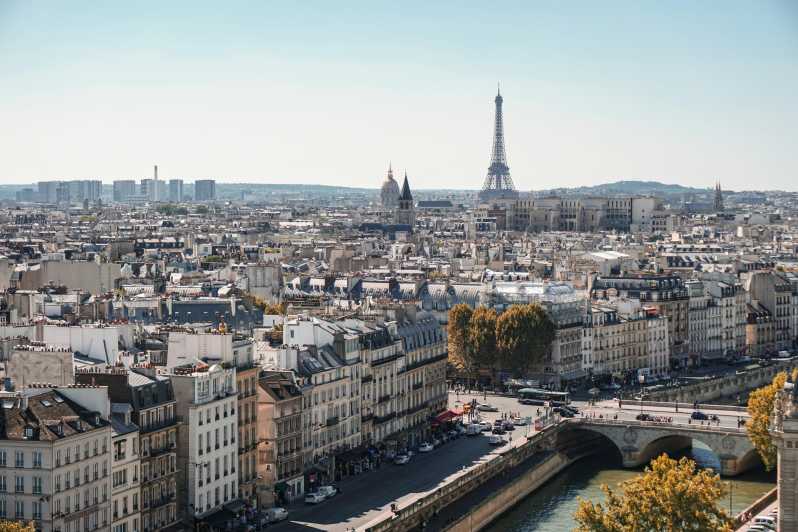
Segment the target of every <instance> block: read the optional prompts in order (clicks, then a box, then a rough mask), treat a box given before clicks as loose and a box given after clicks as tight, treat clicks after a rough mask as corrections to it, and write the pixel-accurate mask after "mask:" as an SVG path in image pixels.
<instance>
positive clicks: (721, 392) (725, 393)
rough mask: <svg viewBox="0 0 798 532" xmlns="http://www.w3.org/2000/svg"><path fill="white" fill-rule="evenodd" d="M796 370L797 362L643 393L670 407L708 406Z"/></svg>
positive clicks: (778, 364) (650, 399)
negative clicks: (671, 405) (674, 405)
mask: <svg viewBox="0 0 798 532" xmlns="http://www.w3.org/2000/svg"><path fill="white" fill-rule="evenodd" d="M796 367H798V360H789V361H785V362H779V363H776V364H773V365H771V366H765V367H763V368H757V369H752V370H747V371H741V372H739V373H737V374H734V375H726V376H724V377H720V378H718V379H710V380H706V381H700V382H695V383H692V384H686V385H684V386H680V387H678V388H668V389H665V390H657V391H654V392H646V394H645V399H648V400H649V401H655V402H662V403H671V404H673V403H675V402H679V403H688V404H690V405H692V404H693V403H694V402H695V401H698V402H699V403H709V402H712V401H716V400H718V399H720V398H721V397H734V396H735V395H737V394H739V393H742V392H745V391H748V390H753V389H755V388H759V387H761V386H764V385H766V384H770V382H771V381H772V380H773V377H775V376H776V374H777V373H779V372H781V371H786V372H787V374H788V375H789V374H790V372H791V371H792V370H793V369H794V368H796Z"/></svg>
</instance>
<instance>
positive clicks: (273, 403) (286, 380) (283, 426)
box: [257, 371, 305, 508]
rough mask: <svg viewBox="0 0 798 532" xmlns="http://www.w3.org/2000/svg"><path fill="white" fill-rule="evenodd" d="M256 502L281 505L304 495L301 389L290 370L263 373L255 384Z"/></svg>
mask: <svg viewBox="0 0 798 532" xmlns="http://www.w3.org/2000/svg"><path fill="white" fill-rule="evenodd" d="M257 400H258V419H259V420H260V421H259V424H258V455H259V459H258V476H259V477H260V481H259V485H258V503H259V505H260V507H261V508H264V507H265V508H268V507H271V506H273V505H275V504H277V505H281V504H286V503H287V502H290V501H293V500H296V499H297V498H300V497H302V495H303V494H304V492H305V485H304V484H305V483H304V480H305V477H304V474H303V473H304V471H305V467H304V466H305V464H304V456H303V440H302V390H301V389H300V388H299V386H298V385H297V383H296V377H295V375H294V374H293V372H290V371H266V372H264V374H263V375H262V376H261V378H260V380H259V381H258V390H257Z"/></svg>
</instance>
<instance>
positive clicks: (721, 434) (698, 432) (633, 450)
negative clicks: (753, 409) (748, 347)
mask: <svg viewBox="0 0 798 532" xmlns="http://www.w3.org/2000/svg"><path fill="white" fill-rule="evenodd" d="M563 424H565V425H566V426H567V427H568V428H569V429H571V430H573V431H585V432H589V433H594V434H600V435H602V436H604V438H606V439H607V440H609V441H610V442H612V443H613V444H614V445H615V446H616V447H617V448H618V450H619V451H620V453H621V456H622V457H623V465H624V467H630V468H631V467H640V466H641V465H645V464H647V463H648V462H649V461H650V460H651V459H652V458H655V457H656V456H659V455H660V454H662V453H668V454H672V453H674V452H677V451H680V450H682V449H687V448H690V447H692V444H693V440H698V441H700V442H702V443H704V444H705V445H706V446H707V447H709V448H710V449H711V450H712V452H713V453H715V455H716V456H717V457H718V459H719V460H720V474H721V475H722V476H730V477H731V476H735V475H739V474H740V473H742V472H744V471H746V470H748V469H750V468H752V467H754V466H756V465H757V464H759V463H760V461H759V460H760V459H759V454H758V453H757V451H756V449H755V448H754V446H753V444H752V443H751V440H749V439H748V435H747V434H746V432H745V428H732V427H724V426H720V427H718V426H709V425H696V424H695V423H691V424H680V423H659V422H650V421H630V420H613V419H596V418H572V419H567V420H563Z"/></svg>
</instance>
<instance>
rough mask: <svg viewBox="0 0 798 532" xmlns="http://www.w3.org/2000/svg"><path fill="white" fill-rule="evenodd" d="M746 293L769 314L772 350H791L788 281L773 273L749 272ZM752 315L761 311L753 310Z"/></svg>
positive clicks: (790, 312)
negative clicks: (772, 341) (771, 323)
mask: <svg viewBox="0 0 798 532" xmlns="http://www.w3.org/2000/svg"><path fill="white" fill-rule="evenodd" d="M746 291H747V292H748V297H749V299H750V301H751V302H758V303H759V304H760V305H761V306H762V307H764V308H765V309H766V310H767V311H768V312H769V313H770V316H771V320H772V322H773V335H774V338H773V339H774V349H775V350H781V349H789V348H791V347H792V343H793V338H792V329H793V318H792V314H793V304H792V285H791V283H790V281H789V279H788V278H787V277H785V276H783V275H782V274H780V273H779V272H774V271H754V272H750V273H748V275H747V278H746ZM754 313H755V314H760V313H761V311H760V310H759V309H754ZM749 314H750V310H749ZM749 324H750V321H749Z"/></svg>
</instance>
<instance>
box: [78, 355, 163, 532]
mask: <svg viewBox="0 0 798 532" xmlns="http://www.w3.org/2000/svg"><path fill="white" fill-rule="evenodd" d="M75 381H76V382H78V383H82V384H91V383H95V384H98V385H103V386H107V387H108V395H109V396H110V398H111V401H112V402H113V403H115V404H128V405H130V407H131V422H132V423H134V424H135V425H136V426H137V427H138V429H139V432H138V437H139V441H138V450H139V454H140V460H141V463H140V469H139V471H140V476H139V479H138V481H139V485H140V493H139V501H140V503H141V522H140V523H141V525H140V526H141V528H140V529H141V531H142V532H153V531H155V530H159V529H161V528H166V527H168V526H171V525H173V524H175V523H177V521H178V519H179V513H178V505H177V439H178V421H177V416H176V401H175V395H174V391H173V388H172V382H171V381H170V379H169V377H168V376H165V375H163V374H159V373H158V372H157V371H156V370H155V369H154V368H152V367H148V366H142V365H134V366H132V367H131V368H130V369H129V370H128V369H125V368H122V367H110V366H106V367H99V366H96V367H93V368H91V369H78V370H76V371H75ZM131 500H132V499H131ZM131 507H132V503H131Z"/></svg>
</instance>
